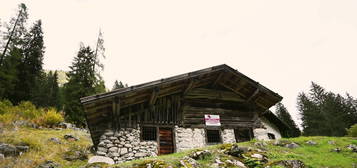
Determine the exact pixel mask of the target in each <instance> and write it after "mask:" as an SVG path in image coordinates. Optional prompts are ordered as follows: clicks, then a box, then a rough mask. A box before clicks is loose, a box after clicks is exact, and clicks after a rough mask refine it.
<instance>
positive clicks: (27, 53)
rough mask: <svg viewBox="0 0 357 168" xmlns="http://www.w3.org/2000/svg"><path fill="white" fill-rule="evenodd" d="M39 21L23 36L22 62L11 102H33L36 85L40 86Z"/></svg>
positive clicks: (40, 43) (40, 46)
mask: <svg viewBox="0 0 357 168" xmlns="http://www.w3.org/2000/svg"><path fill="white" fill-rule="evenodd" d="M41 25H42V23H41V20H39V21H37V22H35V24H34V25H33V27H32V28H31V30H30V32H29V33H27V34H26V36H25V40H24V41H25V42H26V45H25V46H24V47H23V55H24V57H23V60H22V61H21V63H20V64H19V66H18V70H19V76H18V78H19V80H20V81H21V82H18V83H17V85H16V87H15V92H14V95H13V96H12V98H13V102H15V103H18V102H20V101H23V100H30V101H33V99H35V96H37V93H36V89H35V88H36V87H38V86H36V84H40V82H39V80H41V75H42V73H43V69H42V65H43V55H44V42H43V32H42V26H41Z"/></svg>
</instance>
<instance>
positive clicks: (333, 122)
mask: <svg viewBox="0 0 357 168" xmlns="http://www.w3.org/2000/svg"><path fill="white" fill-rule="evenodd" d="M347 95H348V94H347ZM298 109H299V111H300V114H301V116H302V117H301V119H302V127H303V132H304V135H309V136H316V135H321V136H344V135H345V134H346V128H349V127H350V126H351V125H353V124H354V123H355V122H356V119H351V118H355V117H356V115H355V114H356V113H355V112H356V110H357V108H356V106H354V105H353V98H352V97H350V98H349V97H348V96H347V98H344V97H343V96H341V95H339V94H335V93H332V92H327V91H325V89H324V88H322V87H321V86H319V85H317V84H316V83H312V84H311V89H310V92H309V94H305V93H300V94H299V96H298Z"/></svg>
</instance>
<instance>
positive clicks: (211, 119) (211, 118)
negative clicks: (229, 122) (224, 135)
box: [205, 114, 221, 126]
mask: <svg viewBox="0 0 357 168" xmlns="http://www.w3.org/2000/svg"><path fill="white" fill-rule="evenodd" d="M205 122H206V126H221V120H220V118H219V115H210V114H205Z"/></svg>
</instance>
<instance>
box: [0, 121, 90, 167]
mask: <svg viewBox="0 0 357 168" xmlns="http://www.w3.org/2000/svg"><path fill="white" fill-rule="evenodd" d="M65 134H72V135H74V136H76V137H79V138H80V140H79V141H66V140H65V139H64V138H63V136H64V135H65ZM52 137H57V138H59V139H60V140H61V142H62V144H56V143H54V142H52V141H49V140H48V139H49V138H52ZM0 142H3V143H9V144H14V145H16V144H21V143H25V144H28V145H29V146H30V150H29V151H28V152H26V153H24V154H22V155H21V156H19V157H17V158H6V159H5V160H4V161H2V162H0V167H5V166H11V167H14V168H24V167H26V168H31V167H37V166H38V165H39V164H41V163H43V162H44V161H46V160H52V161H55V162H57V163H59V164H61V165H62V166H63V167H73V168H74V167H79V166H81V165H85V164H86V161H76V162H69V161H66V160H64V159H63V154H64V153H65V152H67V151H71V150H73V149H79V150H85V151H87V150H88V149H89V147H90V146H91V145H92V143H91V140H90V138H89V135H88V134H87V133H84V132H81V131H74V130H70V129H65V130H54V129H32V128H19V129H18V130H17V131H13V130H4V132H3V133H2V135H1V136H0Z"/></svg>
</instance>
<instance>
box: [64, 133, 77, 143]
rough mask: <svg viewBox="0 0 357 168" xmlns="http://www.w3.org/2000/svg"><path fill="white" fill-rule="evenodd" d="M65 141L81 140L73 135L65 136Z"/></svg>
mask: <svg viewBox="0 0 357 168" xmlns="http://www.w3.org/2000/svg"><path fill="white" fill-rule="evenodd" d="M64 139H66V140H68V141H78V140H79V138H77V137H75V136H73V135H71V134H66V135H64Z"/></svg>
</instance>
